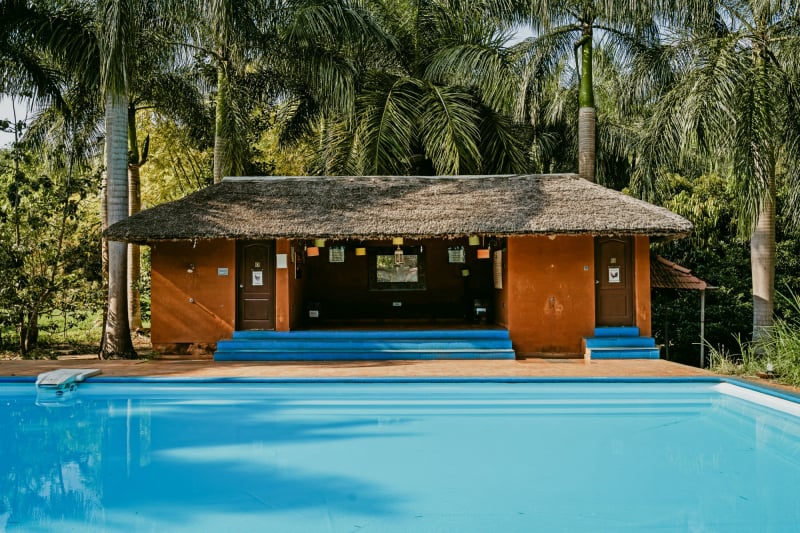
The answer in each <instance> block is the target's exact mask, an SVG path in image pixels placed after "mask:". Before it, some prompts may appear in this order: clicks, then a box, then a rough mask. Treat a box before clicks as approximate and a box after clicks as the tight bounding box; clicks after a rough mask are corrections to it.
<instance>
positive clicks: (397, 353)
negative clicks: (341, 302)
mask: <svg viewBox="0 0 800 533" xmlns="http://www.w3.org/2000/svg"><path fill="white" fill-rule="evenodd" d="M514 358H515V354H514V350H343V351H336V352H334V351H319V350H308V351H301V350H294V351H282V350H226V349H222V350H217V351H216V352H215V353H214V360H215V361H366V360H371V361H385V360H434V359H445V360H447V359H514Z"/></svg>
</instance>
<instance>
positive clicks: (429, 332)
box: [233, 329, 509, 340]
mask: <svg viewBox="0 0 800 533" xmlns="http://www.w3.org/2000/svg"><path fill="white" fill-rule="evenodd" d="M233 338H234V339H325V340H332V339H349V340H352V339H415V340H421V339H508V338H509V336H508V330H505V329H452V330H450V329H436V330H434V329H424V330H341V329H337V330H318V329H317V330H305V331H264V330H247V331H234V332H233Z"/></svg>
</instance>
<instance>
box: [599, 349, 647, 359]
mask: <svg viewBox="0 0 800 533" xmlns="http://www.w3.org/2000/svg"><path fill="white" fill-rule="evenodd" d="M590 351H591V355H590V357H591V358H592V359H659V358H660V357H661V351H660V350H659V349H658V348H636V347H633V348H625V347H618V348H591V350H590Z"/></svg>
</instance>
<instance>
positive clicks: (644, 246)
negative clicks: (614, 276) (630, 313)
mask: <svg viewBox="0 0 800 533" xmlns="http://www.w3.org/2000/svg"><path fill="white" fill-rule="evenodd" d="M633 250H634V251H633V255H634V264H635V269H636V271H635V274H634V276H635V279H636V293H635V294H634V299H635V302H636V304H635V305H636V325H637V326H639V335H642V336H644V337H649V336H650V335H652V328H651V322H650V318H651V309H650V238H649V237H647V236H646V235H639V236H637V237H635V239H634V248H633Z"/></svg>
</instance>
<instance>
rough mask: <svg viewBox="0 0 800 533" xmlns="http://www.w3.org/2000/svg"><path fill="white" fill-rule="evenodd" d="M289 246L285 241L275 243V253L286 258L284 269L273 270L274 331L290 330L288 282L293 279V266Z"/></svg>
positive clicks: (289, 290) (289, 286) (290, 296)
mask: <svg viewBox="0 0 800 533" xmlns="http://www.w3.org/2000/svg"><path fill="white" fill-rule="evenodd" d="M290 246H291V244H290V242H289V241H288V240H286V239H278V240H277V241H275V253H276V254H277V255H280V254H285V255H286V257H287V259H286V268H276V269H275V331H289V329H290V328H291V321H292V291H291V284H290V281H289V280H290V278H293V277H294V272H293V269H294V266H293V265H292V261H291V258H290V257H289V251H290ZM290 274H291V275H290Z"/></svg>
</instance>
